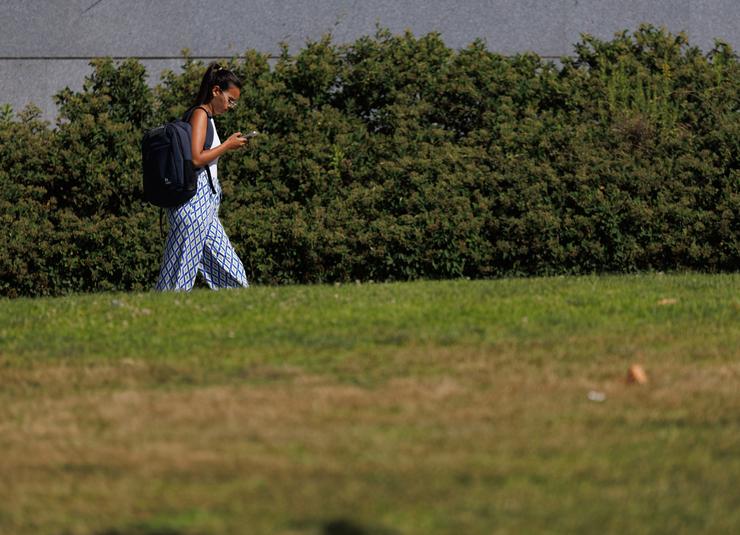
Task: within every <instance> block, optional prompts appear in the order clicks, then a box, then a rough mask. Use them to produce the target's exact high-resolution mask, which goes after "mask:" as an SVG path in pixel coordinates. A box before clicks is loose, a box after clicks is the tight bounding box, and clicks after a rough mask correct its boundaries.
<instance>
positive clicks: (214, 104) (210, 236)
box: [157, 63, 249, 291]
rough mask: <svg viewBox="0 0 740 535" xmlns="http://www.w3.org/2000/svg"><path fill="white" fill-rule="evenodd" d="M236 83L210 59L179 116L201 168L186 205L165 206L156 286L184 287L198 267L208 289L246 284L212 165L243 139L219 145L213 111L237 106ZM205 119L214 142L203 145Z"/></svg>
mask: <svg viewBox="0 0 740 535" xmlns="http://www.w3.org/2000/svg"><path fill="white" fill-rule="evenodd" d="M241 86H242V84H241V81H240V80H239V78H237V77H236V75H235V74H234V73H233V72H231V71H230V70H228V69H224V68H223V67H221V66H220V65H219V64H218V63H211V64H210V65H209V66H208V69H207V70H206V73H205V75H204V76H203V80H202V81H201V84H200V91H199V92H198V97H197V98H196V101H195V105H194V106H193V107H192V108H190V109H189V110H188V111H187V112H186V114H185V115H184V116H183V119H184V120H188V119H187V118H186V117H187V116H188V115H189V117H190V119H189V122H190V125H191V127H192V146H191V150H192V158H193V165H194V166H195V167H196V168H201V167H202V169H201V170H200V172H199V174H198V189H197V193H196V194H195V195H194V196H193V197H192V198H191V199H190V200H189V201H187V202H186V203H184V204H182V205H180V206H178V207H176V208H168V209H167V219H168V221H169V224H170V229H169V234H168V235H167V244H166V246H165V251H164V258H163V260H162V267H161V269H160V272H159V280H158V281H157V290H185V291H189V290H191V289H192V288H193V284H194V283H195V277H196V275H197V274H198V271H199V270H200V272H201V273H202V274H203V277H204V278H205V280H206V283H207V284H208V286H210V287H211V288H213V289H217V288H237V287H245V288H246V287H247V286H249V283H248V282H247V276H246V274H245V272H244V266H243V265H242V262H241V260H239V257H238V256H237V254H236V251H234V248H233V247H232V246H231V242H230V241H229V238H228V236H226V232H225V231H224V227H223V226H222V225H221V221H219V219H218V208H219V204H220V201H221V186H220V184H219V182H218V167H217V162H218V158H219V157H220V156H221V155H222V154H223V153H225V152H227V151H230V150H236V149H239V148H240V147H243V146H244V145H246V143H247V138H245V137H243V136H242V135H241V132H236V133H234V134H232V135H231V136H229V138H228V139H227V140H226V141H224V142H223V143H221V140H220V139H219V137H218V133H217V132H216V124H215V123H214V121H213V116H214V115H221V114H222V113H224V112H226V111H227V110H229V109H230V108H232V107H233V106H234V105H235V104H236V102H237V101H238V100H239V96H240V94H241ZM209 123H210V126H211V128H212V132H213V142H212V143H211V146H210V148H209V149H205V142H206V133H207V131H208V126H209ZM206 165H208V168H209V169H210V171H211V177H212V182H213V186H211V183H210V181H209V178H208V173H207V171H206V168H205V167H204V166H206Z"/></svg>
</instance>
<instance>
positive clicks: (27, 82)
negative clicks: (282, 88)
mask: <svg viewBox="0 0 740 535" xmlns="http://www.w3.org/2000/svg"><path fill="white" fill-rule="evenodd" d="M641 22H650V23H652V24H655V25H659V26H660V25H664V26H666V27H667V28H668V30H670V31H672V32H679V31H686V32H687V33H688V35H689V39H690V42H691V43H692V44H694V45H698V46H700V47H701V48H702V49H704V50H708V49H709V48H711V46H712V44H713V40H714V38H721V39H723V40H725V41H728V42H729V43H730V44H731V45H732V46H733V47H734V48H735V49H737V48H738V47H740V0H651V1H649V2H648V1H645V0H642V1H638V0H487V1H486V0H459V1H458V2H451V1H444V0H345V1H340V0H315V1H301V0H249V1H246V0H242V1H239V0H219V1H218V2H204V1H202V0H201V1H193V0H158V1H156V2H155V1H150V0H125V1H124V0H68V1H50V0H46V1H45V0H2V2H1V3H0V23H2V28H3V37H2V40H0V90H1V91H2V96H1V97H0V102H10V103H11V104H12V105H13V107H14V108H15V109H16V110H20V109H21V108H22V107H24V106H25V105H26V104H27V103H28V102H31V101H32V102H34V103H36V104H37V105H38V106H40V107H41V108H42V109H43V112H44V117H45V118H46V119H49V120H51V121H53V120H54V119H55V117H56V108H55V106H54V104H53V102H52V100H51V96H52V95H53V94H54V93H56V92H57V91H59V90H60V89H61V88H63V87H65V86H69V87H70V88H72V89H74V90H79V89H81V87H82V81H83V78H84V76H85V75H86V74H88V73H89V72H90V70H91V69H90V67H89V65H88V60H89V58H90V57H93V56H113V57H116V58H121V57H130V56H135V57H138V58H140V59H141V61H142V63H143V64H144V65H145V66H146V67H147V71H148V73H149V75H150V78H149V82H150V84H151V85H154V84H156V83H157V82H158V81H159V78H160V73H161V71H162V70H163V69H166V68H168V69H173V70H178V69H179V66H180V64H181V50H182V49H183V48H189V49H190V51H191V54H192V55H193V56H194V57H196V58H203V59H204V60H208V59H210V58H223V57H230V56H233V55H238V54H241V53H242V52H244V51H245V50H246V49H249V48H254V49H257V50H260V51H263V52H270V53H276V52H277V51H278V43H279V42H280V41H286V42H287V43H288V44H289V45H290V47H291V50H297V49H299V48H300V47H301V46H302V45H303V44H304V43H305V41H306V39H316V38H318V37H320V36H321V35H322V34H323V33H325V32H327V31H331V33H332V34H333V36H334V39H335V41H337V42H349V41H353V40H354V39H356V38H357V37H358V36H360V35H366V34H372V33H374V31H375V26H376V24H380V25H381V26H383V27H387V28H390V29H391V30H392V31H393V32H401V31H403V30H404V29H407V28H408V29H410V30H411V31H413V32H414V33H415V34H416V35H422V34H425V33H427V32H430V31H439V32H441V34H442V36H443V38H444V40H445V42H446V43H447V44H448V46H452V47H456V48H459V47H463V46H465V45H467V44H468V43H469V42H470V41H472V40H473V39H475V38H476V37H482V38H484V39H485V40H486V42H487V44H488V48H489V49H490V50H494V51H496V52H501V53H505V54H510V53H515V52H521V51H525V50H531V51H534V52H537V53H538V54H540V55H543V56H547V57H553V58H557V57H561V56H564V55H569V54H571V53H572V44H573V43H575V42H577V41H578V39H579V33H581V32H586V33H591V34H593V35H596V36H597V37H601V38H610V37H611V36H612V35H613V34H614V32H615V31H619V30H623V29H629V30H634V29H636V28H637V26H638V25H639V24H640V23H641Z"/></svg>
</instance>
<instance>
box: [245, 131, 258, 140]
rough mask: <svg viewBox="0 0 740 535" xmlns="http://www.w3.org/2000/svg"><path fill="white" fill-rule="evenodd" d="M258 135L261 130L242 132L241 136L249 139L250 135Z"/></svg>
mask: <svg viewBox="0 0 740 535" xmlns="http://www.w3.org/2000/svg"><path fill="white" fill-rule="evenodd" d="M258 135H259V132H257V130H252V131H251V132H248V133H246V134H242V135H241V137H243V138H245V139H249V138H250V137H254V136H258Z"/></svg>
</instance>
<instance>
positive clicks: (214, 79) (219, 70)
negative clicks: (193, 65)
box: [193, 61, 242, 106]
mask: <svg viewBox="0 0 740 535" xmlns="http://www.w3.org/2000/svg"><path fill="white" fill-rule="evenodd" d="M214 85H217V86H218V87H220V88H221V91H225V90H226V89H228V88H229V86H232V85H235V86H236V87H238V88H239V89H241V88H242V82H241V80H239V78H238V77H237V76H236V74H234V73H233V72H231V71H230V70H229V69H225V68H223V67H222V66H221V65H219V64H218V63H216V62H215V61H214V62H213V63H211V64H210V65H208V69H206V73H205V74H204V75H203V80H202V81H201V82H200V89H199V90H198V96H197V97H195V103H194V104H193V105H194V106H199V105H201V104H208V103H209V102H210V101H211V99H213V93H212V92H211V89H213V86H214Z"/></svg>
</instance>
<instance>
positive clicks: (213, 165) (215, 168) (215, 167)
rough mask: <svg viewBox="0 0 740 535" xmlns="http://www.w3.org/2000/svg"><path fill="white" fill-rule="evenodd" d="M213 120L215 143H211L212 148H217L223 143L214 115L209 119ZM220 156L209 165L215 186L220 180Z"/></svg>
mask: <svg viewBox="0 0 740 535" xmlns="http://www.w3.org/2000/svg"><path fill="white" fill-rule="evenodd" d="M208 120H209V121H211V127H212V128H213V143H211V148H212V149H215V148H216V147H218V146H219V145H220V144H221V139H219V137H218V132H216V123H215V122H213V117H211V118H210V119H208ZM217 163H218V158H216V159H215V160H213V161H211V163H210V164H209V165H208V167H209V168H210V169H211V176H212V177H213V185H214V186H215V185H216V183H217V180H218V165H216V164H217Z"/></svg>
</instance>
